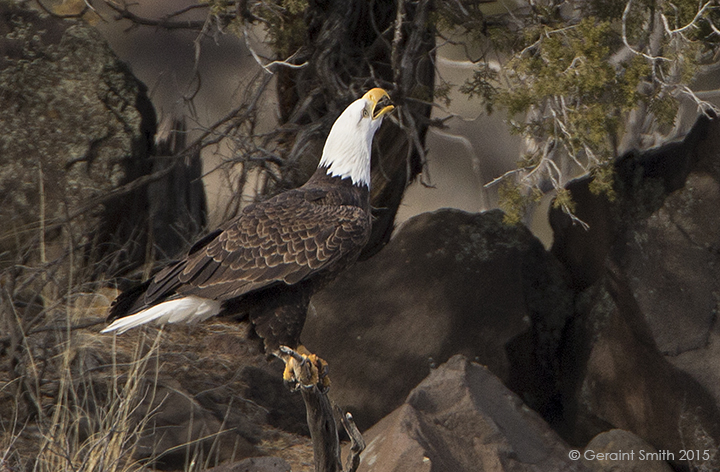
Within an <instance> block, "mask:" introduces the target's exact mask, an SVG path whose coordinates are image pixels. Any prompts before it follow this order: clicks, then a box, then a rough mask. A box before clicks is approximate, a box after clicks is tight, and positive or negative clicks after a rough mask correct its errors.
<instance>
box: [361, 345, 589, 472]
mask: <svg viewBox="0 0 720 472" xmlns="http://www.w3.org/2000/svg"><path fill="white" fill-rule="evenodd" d="M365 439H366V442H367V449H366V450H365V452H364V453H363V455H362V460H361V463H360V467H359V468H358V470H359V471H362V472H405V471H407V472H416V471H433V472H444V471H447V472H464V471H467V472H474V471H477V470H494V471H528V472H530V471H533V472H540V471H553V472H560V471H585V470H587V469H586V468H585V467H584V466H583V464H582V463H581V462H579V461H573V460H571V459H570V458H569V452H570V448H569V447H568V446H567V444H565V443H564V442H563V441H562V439H560V437H559V436H558V435H557V434H556V433H555V432H554V431H553V430H552V429H550V427H549V426H548V425H547V424H546V423H545V422H544V421H543V419H542V418H541V417H540V416H539V415H538V414H537V413H535V412H534V411H532V410H530V409H528V408H527V407H526V406H525V405H524V404H523V402H522V400H520V398H518V397H517V396H516V395H515V394H513V393H512V392H511V391H510V390H508V389H507V388H506V387H505V386H504V385H503V384H502V382H500V380H499V379H498V378H497V377H495V376H494V375H493V374H492V373H491V372H490V371H489V370H488V369H486V368H485V367H482V366H480V365H478V364H475V363H471V362H468V361H467V360H466V359H465V358H464V357H462V356H454V357H452V358H451V359H450V360H449V361H448V362H447V363H446V364H443V365H441V366H439V367H438V368H437V369H435V370H433V371H432V372H431V373H430V375H429V376H428V377H427V378H426V379H425V380H423V381H422V382H421V383H420V385H418V386H417V387H415V388H414V389H413V390H412V392H411V393H410V395H409V396H408V398H407V400H406V401H405V403H404V404H403V405H402V406H400V407H399V408H398V409H396V410H395V411H394V412H393V413H391V414H390V415H388V416H387V417H385V418H384V419H383V420H382V421H380V422H379V423H378V424H377V425H375V426H373V427H372V428H371V429H370V430H369V431H367V433H366V434H365Z"/></svg>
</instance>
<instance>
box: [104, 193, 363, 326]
mask: <svg viewBox="0 0 720 472" xmlns="http://www.w3.org/2000/svg"><path fill="white" fill-rule="evenodd" d="M279 197H280V198H276V199H271V200H268V201H267V202H264V203H260V204H256V205H251V206H249V207H247V208H246V209H245V210H244V211H243V213H242V215H241V216H240V217H239V218H238V219H236V220H234V221H232V222H230V223H228V224H227V225H225V227H224V228H223V230H222V231H217V232H214V233H213V234H212V236H214V237H206V238H203V239H202V240H201V241H199V242H198V243H197V244H196V245H195V246H193V248H192V249H191V251H190V253H189V254H188V256H187V258H186V259H184V260H182V261H180V262H177V263H175V264H174V265H171V266H168V267H166V268H165V269H163V270H162V271H160V272H158V274H157V275H156V276H155V277H153V279H152V280H151V281H150V282H149V284H148V285H146V287H147V289H146V291H145V293H144V294H142V295H140V296H139V297H136V299H133V300H128V301H126V302H125V309H124V310H122V311H125V313H119V312H120V311H121V310H116V312H117V314H116V316H115V317H116V318H117V317H119V316H124V315H126V314H132V313H133V312H136V311H139V310H141V309H143V308H145V307H147V306H151V305H153V304H156V303H158V302H160V301H163V300H165V299H167V298H170V297H172V296H175V294H180V295H197V296H199V297H203V298H212V299H217V300H230V299H232V298H236V297H238V296H241V295H243V294H246V293H248V292H251V291H254V290H258V289H262V288H265V287H269V286H271V285H274V284H278V283H281V282H284V283H287V284H296V283H298V282H300V281H302V280H304V279H305V278H307V277H308V276H310V275H312V274H314V273H316V272H317V271H319V270H321V269H324V268H326V267H328V265H329V264H330V263H331V262H333V261H335V260H336V259H338V258H340V257H343V256H345V255H347V253H348V252H349V251H353V250H356V249H357V247H358V245H360V246H361V245H362V244H363V243H364V242H365V240H366V238H367V235H368V232H369V221H368V220H367V217H366V216H365V212H364V211H363V210H362V209H360V208H358V207H355V206H347V205H344V206H343V205H341V206H336V205H322V204H318V203H316V202H315V201H314V200H316V199H307V198H305V197H304V195H303V194H302V193H300V192H288V193H287V194H282V195H280V196H279ZM133 302H134V303H133ZM129 304H132V305H133V306H132V308H131V309H130V310H127V305H129ZM126 310H127V311H126Z"/></svg>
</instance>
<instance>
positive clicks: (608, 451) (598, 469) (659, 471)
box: [582, 429, 674, 472]
mask: <svg viewBox="0 0 720 472" xmlns="http://www.w3.org/2000/svg"><path fill="white" fill-rule="evenodd" d="M668 452H669V451H663V452H659V451H658V450H657V449H655V448H654V447H653V446H652V445H650V444H648V443H647V442H646V441H644V440H643V439H641V438H639V437H638V436H636V435H634V434H633V433H631V432H629V431H623V430H622V429H611V430H610V431H607V432H605V433H600V434H598V435H597V436H595V437H594V438H592V440H591V441H590V442H589V443H588V445H587V446H586V447H585V450H584V451H583V456H582V457H583V459H582V461H583V464H585V466H586V467H587V468H588V469H590V470H592V471H593V472H673V469H672V467H670V465H669V464H668V463H667V461H666V460H665V459H666V458H669V457H671V456H670V454H669V453H668ZM623 453H624V454H623ZM673 455H674V454H673Z"/></svg>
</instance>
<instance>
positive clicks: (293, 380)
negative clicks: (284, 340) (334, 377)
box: [280, 346, 330, 390]
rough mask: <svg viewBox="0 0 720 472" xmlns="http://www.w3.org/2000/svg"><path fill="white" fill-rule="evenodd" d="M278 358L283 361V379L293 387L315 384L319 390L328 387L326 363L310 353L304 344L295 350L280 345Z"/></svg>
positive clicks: (307, 386) (328, 379)
mask: <svg viewBox="0 0 720 472" xmlns="http://www.w3.org/2000/svg"><path fill="white" fill-rule="evenodd" d="M280 352H281V354H280V358H281V359H282V360H283V361H284V362H285V370H284V371H283V381H284V382H285V383H287V384H289V385H291V386H293V388H299V387H306V388H310V387H312V386H316V387H318V388H319V389H321V390H327V389H328V387H330V378H329V377H328V364H327V362H325V361H324V360H323V359H321V358H320V357H318V356H316V355H315V354H312V353H310V351H308V350H307V349H305V347H304V346H298V348H297V349H296V350H293V349H290V348H288V347H286V346H280Z"/></svg>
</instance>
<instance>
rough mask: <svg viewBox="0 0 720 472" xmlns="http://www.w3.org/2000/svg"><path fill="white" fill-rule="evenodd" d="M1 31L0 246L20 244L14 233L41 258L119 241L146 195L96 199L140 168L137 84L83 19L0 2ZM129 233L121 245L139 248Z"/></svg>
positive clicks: (145, 108) (142, 127) (145, 130)
mask: <svg viewBox="0 0 720 472" xmlns="http://www.w3.org/2000/svg"><path fill="white" fill-rule="evenodd" d="M0 33H1V34H0V38H2V39H0V43H1V44H0V52H2V54H0V97H2V98H1V100H2V106H0V122H2V123H3V126H2V129H0V220H2V221H3V222H4V227H3V230H2V232H0V253H2V252H3V251H4V250H7V251H9V252H8V254H13V255H14V254H17V253H18V252H19V251H22V250H25V246H24V244H18V241H21V242H22V243H30V246H31V247H33V248H35V250H37V248H38V247H39V244H38V242H42V243H44V244H45V245H46V246H45V249H47V251H48V253H47V254H46V255H45V257H46V259H49V258H54V256H56V255H57V253H61V252H62V251H65V250H66V249H67V243H63V242H62V241H67V240H70V241H73V242H76V243H77V242H80V243H82V242H84V243H85V244H86V245H88V244H89V243H90V242H94V243H96V244H95V247H96V248H102V246H103V244H109V243H111V242H115V243H116V246H115V248H117V247H120V246H121V245H122V244H123V243H125V242H127V240H128V239H131V235H132V234H133V230H134V229H135V228H136V227H137V226H138V225H139V224H140V223H141V222H142V219H141V217H142V213H141V212H138V211H132V209H133V208H143V207H144V205H147V201H146V199H144V198H145V197H144V195H143V194H140V193H137V192H136V193H134V194H131V195H129V196H128V195H118V196H116V197H114V198H108V199H105V200H102V201H101V200H99V199H101V198H103V197H106V196H108V194H110V193H111V192H112V191H113V190H115V189H117V188H118V187H120V186H122V185H123V184H125V183H127V182H129V181H131V180H134V179H136V178H138V177H139V176H141V175H143V174H146V173H148V171H149V167H148V166H149V161H148V159H147V158H148V156H149V154H150V153H151V151H152V147H153V144H152V140H153V137H154V134H155V112H154V110H153V107H152V105H151V104H150V101H149V100H148V98H147V94H146V88H145V86H144V85H143V84H142V83H140V82H139V81H138V80H137V79H136V78H135V77H134V76H133V75H132V74H131V73H130V70H129V69H128V67H127V65H125V64H124V63H122V62H121V61H120V60H119V59H118V58H117V56H115V54H114V53H113V52H112V51H111V50H110V48H109V46H108V45H107V43H106V42H105V41H104V40H103V39H102V37H101V36H100V34H99V33H98V32H97V31H96V30H95V29H93V28H92V27H90V26H87V25H85V24H83V23H82V22H79V21H62V20H58V19H54V18H51V17H48V16H45V15H42V14H39V13H37V12H34V11H31V10H22V9H20V8H19V7H15V6H12V3H9V2H3V3H2V4H0ZM139 199H140V200H139ZM100 203H102V204H100ZM43 227H44V229H45V234H44V240H42V239H41V238H40V236H39V234H40V229H42V228H43ZM63 236H64V237H63ZM138 236H139V237H138V238H137V239H136V240H135V239H134V238H133V244H131V245H129V246H128V248H129V249H128V250H129V251H130V253H133V252H134V251H138V250H141V251H144V249H143V247H144V246H143V241H144V239H143V238H142V237H140V236H142V234H139V235H138ZM93 239H95V241H93ZM18 246H19V247H18ZM56 246H57V247H56ZM105 249H107V248H105ZM107 253H108V251H105V250H103V251H101V252H100V253H94V254H92V256H91V257H94V258H95V257H96V258H101V257H103V256H104V255H106V254H107ZM76 261H77V262H80V261H81V258H76Z"/></svg>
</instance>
